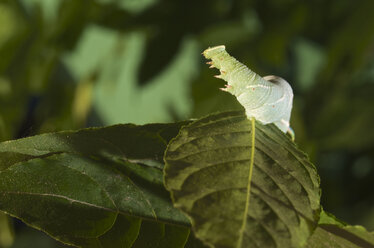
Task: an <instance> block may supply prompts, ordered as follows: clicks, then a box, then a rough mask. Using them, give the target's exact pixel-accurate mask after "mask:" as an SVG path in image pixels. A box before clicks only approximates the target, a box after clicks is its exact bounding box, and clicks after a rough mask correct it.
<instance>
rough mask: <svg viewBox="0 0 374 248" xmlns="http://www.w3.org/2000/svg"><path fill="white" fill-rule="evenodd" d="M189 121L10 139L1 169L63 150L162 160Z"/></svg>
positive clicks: (2, 148)
mask: <svg viewBox="0 0 374 248" xmlns="http://www.w3.org/2000/svg"><path fill="white" fill-rule="evenodd" d="M185 124H187V122H179V123H175V124H150V125H144V126H136V125H133V124H120V125H114V126H109V127H104V128H87V129H82V130H78V131H63V132H57V133H47V134H41V135H37V136H33V137H28V138H23V139H18V140H12V141H6V142H2V143H0V154H1V156H0V170H1V169H6V168H7V167H9V166H10V165H12V164H14V163H17V162H21V161H25V160H28V159H31V158H35V157H41V156H47V155H51V154H54V153H61V152H68V153H75V154H76V153H78V154H84V155H90V156H97V157H102V158H108V159H127V160H136V161H137V162H139V161H142V162H147V161H149V160H151V161H154V162H159V163H162V162H163V161H162V156H163V153H164V150H165V148H166V145H167V143H168V142H169V140H170V139H171V138H173V137H174V136H176V135H177V133H178V131H179V129H180V127H181V126H183V125H185ZM160 166H161V165H160Z"/></svg>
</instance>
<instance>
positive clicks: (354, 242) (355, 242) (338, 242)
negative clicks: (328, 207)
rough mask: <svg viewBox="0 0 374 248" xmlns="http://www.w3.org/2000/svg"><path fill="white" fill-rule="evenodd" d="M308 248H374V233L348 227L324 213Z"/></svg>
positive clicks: (358, 227) (355, 227)
mask: <svg viewBox="0 0 374 248" xmlns="http://www.w3.org/2000/svg"><path fill="white" fill-rule="evenodd" d="M306 247H307V248H325V247H337V248H374V233H373V232H368V231H367V230H366V229H365V228H364V227H362V226H350V225H347V224H345V223H343V222H341V221H339V220H337V219H336V218H335V217H334V216H332V215H331V214H328V213H326V212H323V211H322V212H321V218H320V221H319V225H318V227H317V229H316V230H315V232H314V233H313V235H312V236H311V237H310V239H309V241H308V245H307V246H306Z"/></svg>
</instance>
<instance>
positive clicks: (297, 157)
mask: <svg viewBox="0 0 374 248" xmlns="http://www.w3.org/2000/svg"><path fill="white" fill-rule="evenodd" d="M250 128H251V125H250V122H249V120H247V118H246V117H245V115H244V114H243V113H242V112H228V113H221V114H216V115H211V116H208V117H206V118H202V119H200V120H198V121H195V122H193V123H192V124H190V125H188V126H185V127H184V128H182V129H181V131H180V133H179V135H178V136H177V137H176V138H175V139H174V140H172V142H171V143H170V144H169V146H168V149H167V151H166V153H165V161H166V166H165V185H166V187H167V189H168V190H169V191H171V193H172V198H173V202H174V205H175V206H176V207H178V208H180V209H181V210H183V211H184V212H185V213H187V214H188V215H189V217H190V218H191V220H192V227H193V230H194V232H195V234H196V236H197V237H198V238H200V239H201V240H203V241H204V242H206V243H208V244H211V245H214V246H215V247H237V242H238V240H239V239H240V236H239V235H240V234H239V233H240V231H239V230H240V228H241V226H242V223H243V221H244V220H243V214H244V212H245V205H246V193H247V192H246V191H247V185H248V170H249V163H250V159H249V158H250V147H251V143H250V137H251V133H250ZM255 146H256V152H255V160H254V168H253V179H252V182H251V184H252V187H251V200H250V204H249V212H248V216H246V217H245V218H246V220H245V221H246V222H245V229H244V234H243V235H244V236H243V247H300V246H302V245H304V244H305V243H306V240H307V238H308V237H309V236H310V235H311V234H312V232H313V230H314V228H315V227H316V225H317V221H318V215H319V209H320V206H319V199H320V190H319V177H318V175H317V172H316V169H315V167H314V166H313V165H312V164H311V163H310V162H309V161H308V159H307V157H306V155H305V154H304V153H302V152H301V151H300V150H298V149H297V148H296V147H295V145H294V144H293V143H292V142H291V141H290V140H289V138H288V137H287V136H286V135H284V134H283V133H281V131H279V130H278V129H277V128H276V127H275V126H274V125H266V126H263V125H261V124H259V123H256V143H255Z"/></svg>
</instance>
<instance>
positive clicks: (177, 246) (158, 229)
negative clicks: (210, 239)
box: [133, 221, 190, 248]
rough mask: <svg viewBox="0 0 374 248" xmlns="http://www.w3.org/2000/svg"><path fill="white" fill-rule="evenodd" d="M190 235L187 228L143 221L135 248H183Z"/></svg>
mask: <svg viewBox="0 0 374 248" xmlns="http://www.w3.org/2000/svg"><path fill="white" fill-rule="evenodd" d="M189 233H190V229H189V228H187V227H181V226H173V225H165V224H163V223H157V222H151V221H143V222H142V228H141V231H140V233H139V236H138V239H137V240H136V241H135V243H134V245H133V248H147V247H149V248H183V247H184V244H185V243H186V241H187V238H188V235H189Z"/></svg>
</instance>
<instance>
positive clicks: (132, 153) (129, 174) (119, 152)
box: [0, 123, 189, 248]
mask: <svg viewBox="0 0 374 248" xmlns="http://www.w3.org/2000/svg"><path fill="white" fill-rule="evenodd" d="M182 125H183V123H176V124H153V125H145V126H135V125H116V126H112V127H106V128H91V129H84V130H79V131H67V132H59V133H50V134H43V135H38V136H34V137H29V138H24V139H20V140H14V141H7V142H3V143H0V151H1V152H2V154H3V155H4V156H2V157H1V158H0V168H1V169H2V170H1V171H0V210H2V211H4V212H6V213H8V214H10V215H12V216H15V217H17V218H19V219H21V220H23V221H24V222H25V223H27V224H29V225H31V226H33V227H34V228H37V229H40V230H42V231H45V232H46V233H48V234H49V235H51V236H52V237H54V238H56V239H58V240H60V241H62V242H64V243H68V244H73V245H76V246H81V247H89V248H92V247H132V244H133V243H134V242H135V240H136V239H137V237H138V234H139V231H140V230H141V229H140V226H141V222H142V220H144V219H147V220H154V221H161V222H163V223H166V224H170V225H171V224H177V225H182V226H189V221H188V220H187V219H186V217H185V216H184V215H183V214H182V213H181V212H180V211H179V210H177V209H175V208H173V206H172V204H171V201H170V198H169V194H168V192H167V191H166V190H165V189H164V186H163V173H162V164H160V156H162V153H163V151H164V150H165V148H166V144H167V143H168V142H169V140H170V139H171V138H172V137H173V136H175V135H176V134H177V132H178V130H179V128H180V127H181V126H182ZM163 225H165V224H163ZM168 228H170V227H169V225H165V229H168ZM176 228H182V227H176ZM184 229H186V228H184ZM184 229H183V230H184ZM185 235H186V236H185V237H184V238H183V237H181V235H179V236H178V237H179V239H178V238H176V240H177V239H178V242H185V240H186V239H187V235H188V233H186V234H185ZM181 240H182V241H181ZM183 240H184V241H183Z"/></svg>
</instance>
